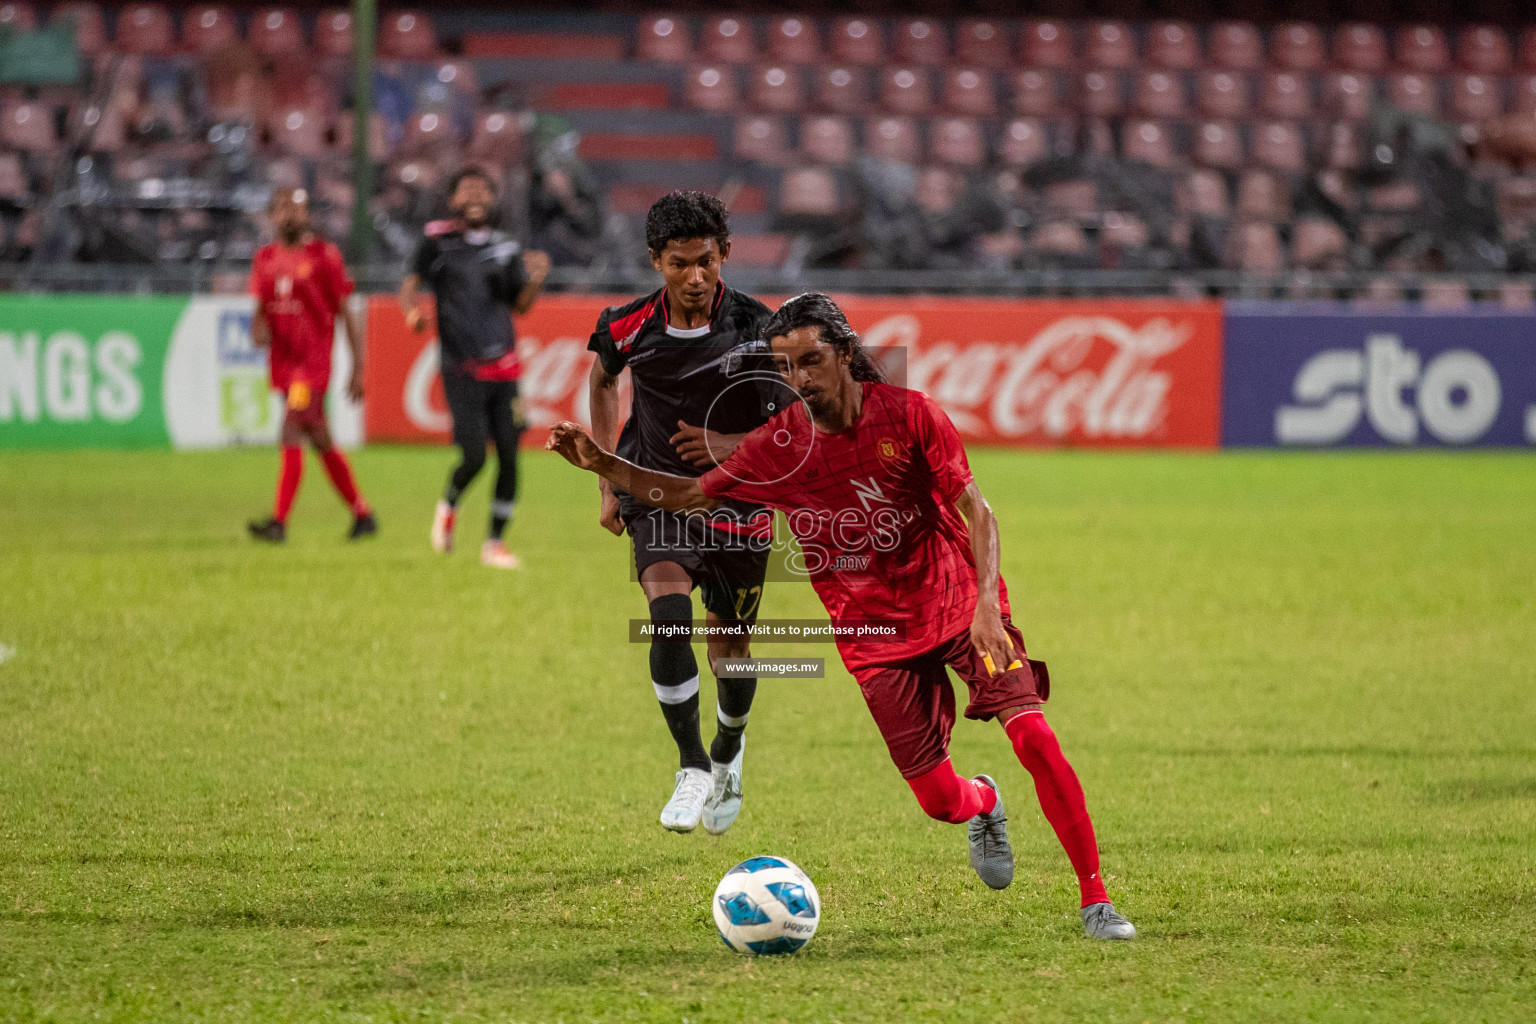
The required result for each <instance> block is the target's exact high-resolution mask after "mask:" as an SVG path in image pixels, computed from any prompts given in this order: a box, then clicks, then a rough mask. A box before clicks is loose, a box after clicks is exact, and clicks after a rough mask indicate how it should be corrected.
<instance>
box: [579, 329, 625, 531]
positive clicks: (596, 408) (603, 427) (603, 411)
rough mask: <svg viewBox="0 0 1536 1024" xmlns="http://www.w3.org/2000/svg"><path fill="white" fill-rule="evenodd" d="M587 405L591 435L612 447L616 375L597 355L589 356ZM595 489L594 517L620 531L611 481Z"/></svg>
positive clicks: (614, 440) (616, 425) (600, 444)
mask: <svg viewBox="0 0 1536 1024" xmlns="http://www.w3.org/2000/svg"><path fill="white" fill-rule="evenodd" d="M587 406H588V408H589V409H591V413H592V436H593V439H594V440H596V441H597V444H598V447H599V448H602V449H604V450H606V451H613V449H614V448H616V447H618V444H619V378H618V377H616V376H614V375H613V374H611V373H609V372H608V371H607V370H605V369H603V361H602V360H601V359H594V360H592V372H591V374H590V375H589V376H588V377H587ZM598 491H599V493H600V494H601V496H602V506H601V508H600V509H599V511H598V521H599V522H600V523H602V524H603V529H605V530H607V531H608V532H609V533H611V534H613V535H614V536H618V535H620V534H622V533H623V532H624V520H623V519H621V518H619V499H618V498H617V497H616V496H615V495H614V493H613V485H612V484H610V483H609V482H608V481H607V480H603V481H600V482H599V485H598Z"/></svg>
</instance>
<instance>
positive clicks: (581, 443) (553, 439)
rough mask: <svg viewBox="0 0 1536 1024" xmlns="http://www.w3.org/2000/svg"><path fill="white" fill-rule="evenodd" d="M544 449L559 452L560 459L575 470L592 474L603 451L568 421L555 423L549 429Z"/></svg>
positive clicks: (585, 433)
mask: <svg viewBox="0 0 1536 1024" xmlns="http://www.w3.org/2000/svg"><path fill="white" fill-rule="evenodd" d="M544 449H545V450H546V451H551V452H559V453H560V457H561V458H563V459H564V460H565V461H566V462H569V463H570V464H571V465H573V466H575V467H576V468H577V469H585V470H590V471H592V472H596V471H597V465H598V462H599V460H600V459H601V458H602V456H603V450H602V449H601V448H599V447H598V446H597V442H596V441H594V440H592V436H591V435H590V434H588V433H587V432H586V431H585V430H583V429H581V427H580V426H579V425H578V424H575V423H572V422H570V421H569V420H566V421H565V422H563V423H557V424H555V425H554V427H553V428H551V429H550V431H549V440H547V441H545V442H544Z"/></svg>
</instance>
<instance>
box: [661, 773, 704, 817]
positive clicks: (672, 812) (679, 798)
mask: <svg viewBox="0 0 1536 1024" xmlns="http://www.w3.org/2000/svg"><path fill="white" fill-rule="evenodd" d="M709 783H710V775H709V772H707V771H705V770H704V769H702V768H682V769H679V771H678V773H677V786H676V788H674V789H673V790H672V799H670V800H668V801H667V806H665V807H663V808H662V809H661V823H662V825H663V826H665V827H666V828H669V829H671V830H672V831H673V832H692V831H693V830H694V829H695V828H697V827H698V824H699V816H700V815H702V814H703V813H704V801H705V800H707V799H708V798H709Z"/></svg>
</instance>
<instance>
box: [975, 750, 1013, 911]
mask: <svg viewBox="0 0 1536 1024" xmlns="http://www.w3.org/2000/svg"><path fill="white" fill-rule="evenodd" d="M976 779H977V781H979V782H982V783H984V784H986V785H987V786H989V787H991V789H992V792H994V793H997V803H996V804H995V805H994V806H993V808H992V810H991V811H989V812H988V813H986V814H978V815H976V817H974V818H972V819H971V820H970V824H969V825H968V826H967V827H968V828H969V830H970V834H971V867H972V868H974V869H975V871H976V874H978V875H980V876H981V880H982V881H983V882H986V883H987V885H988V887H990V888H993V889H1006V888H1008V886H1009V885H1011V884H1013V847H1012V846H1010V845H1009V844H1008V816H1007V815H1006V814H1004V813H1003V794H1002V793H1000V792H998V788H997V783H995V782H993V781H992V777H991V776H989V775H978V776H976Z"/></svg>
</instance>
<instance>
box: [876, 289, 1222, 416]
mask: <svg viewBox="0 0 1536 1024" xmlns="http://www.w3.org/2000/svg"><path fill="white" fill-rule="evenodd" d="M1193 332H1194V328H1193V326H1192V325H1191V324H1189V323H1174V322H1172V321H1169V320H1167V319H1164V318H1157V319H1153V320H1149V321H1147V322H1146V323H1144V324H1142V325H1141V326H1139V327H1132V326H1130V325H1129V324H1127V323H1125V322H1124V321H1122V320H1119V319H1117V318H1115V317H1111V316H1093V315H1085V316H1064V317H1061V318H1060V319H1057V320H1054V321H1052V322H1051V323H1049V324H1047V325H1046V326H1045V327H1044V328H1042V329H1041V330H1040V331H1039V332H1038V333H1036V334H1035V335H1034V337H1032V338H1030V339H1029V341H1027V342H1025V343H1024V344H1022V345H1021V344H1019V343H1018V342H1013V341H1010V342H993V341H984V340H983V341H973V342H964V343H957V342H953V341H938V342H935V343H933V344H928V345H924V344H923V343H922V323H921V321H920V320H919V319H918V318H917V317H915V316H911V315H905V314H903V315H897V316H891V317H886V318H885V319H883V320H880V321H878V322H877V323H875V324H874V325H872V326H871V327H870V328H869V329H868V330H866V331H865V332H864V341H865V344H866V345H868V346H869V347H870V348H874V349H890V348H896V347H900V348H904V349H906V352H907V383H908V386H909V387H912V388H915V389H917V390H919V391H922V392H924V393H926V394H927V395H929V396H930V397H932V398H933V399H934V400H935V401H937V402H938V403H939V404H940V405H941V406H943V408H944V411H945V412H946V413H948V414H949V417H950V418H951V419H952V420H954V422H955V425H956V426H957V427H958V428H959V429H960V430H961V432H962V433H966V434H970V435H972V436H982V437H986V436H999V437H1003V438H1023V437H1029V436H1039V437H1045V438H1050V439H1053V440H1058V439H1064V438H1068V437H1072V436H1080V437H1083V438H1093V439H1105V440H1109V439H1129V440H1138V439H1146V438H1149V437H1151V436H1153V435H1154V434H1155V433H1156V432H1157V430H1158V428H1159V427H1161V426H1162V424H1163V422H1164V420H1165V419H1166V417H1167V415H1168V395H1169V391H1170V390H1171V389H1172V386H1173V376H1172V374H1170V373H1169V372H1167V371H1166V370H1163V369H1159V368H1158V366H1157V363H1158V360H1160V359H1161V358H1162V357H1164V356H1166V355H1168V354H1169V353H1170V352H1173V351H1175V350H1176V349H1178V348H1179V347H1180V346H1182V345H1183V344H1184V343H1185V342H1186V341H1188V340H1189V338H1190V337H1191V335H1192V334H1193Z"/></svg>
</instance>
